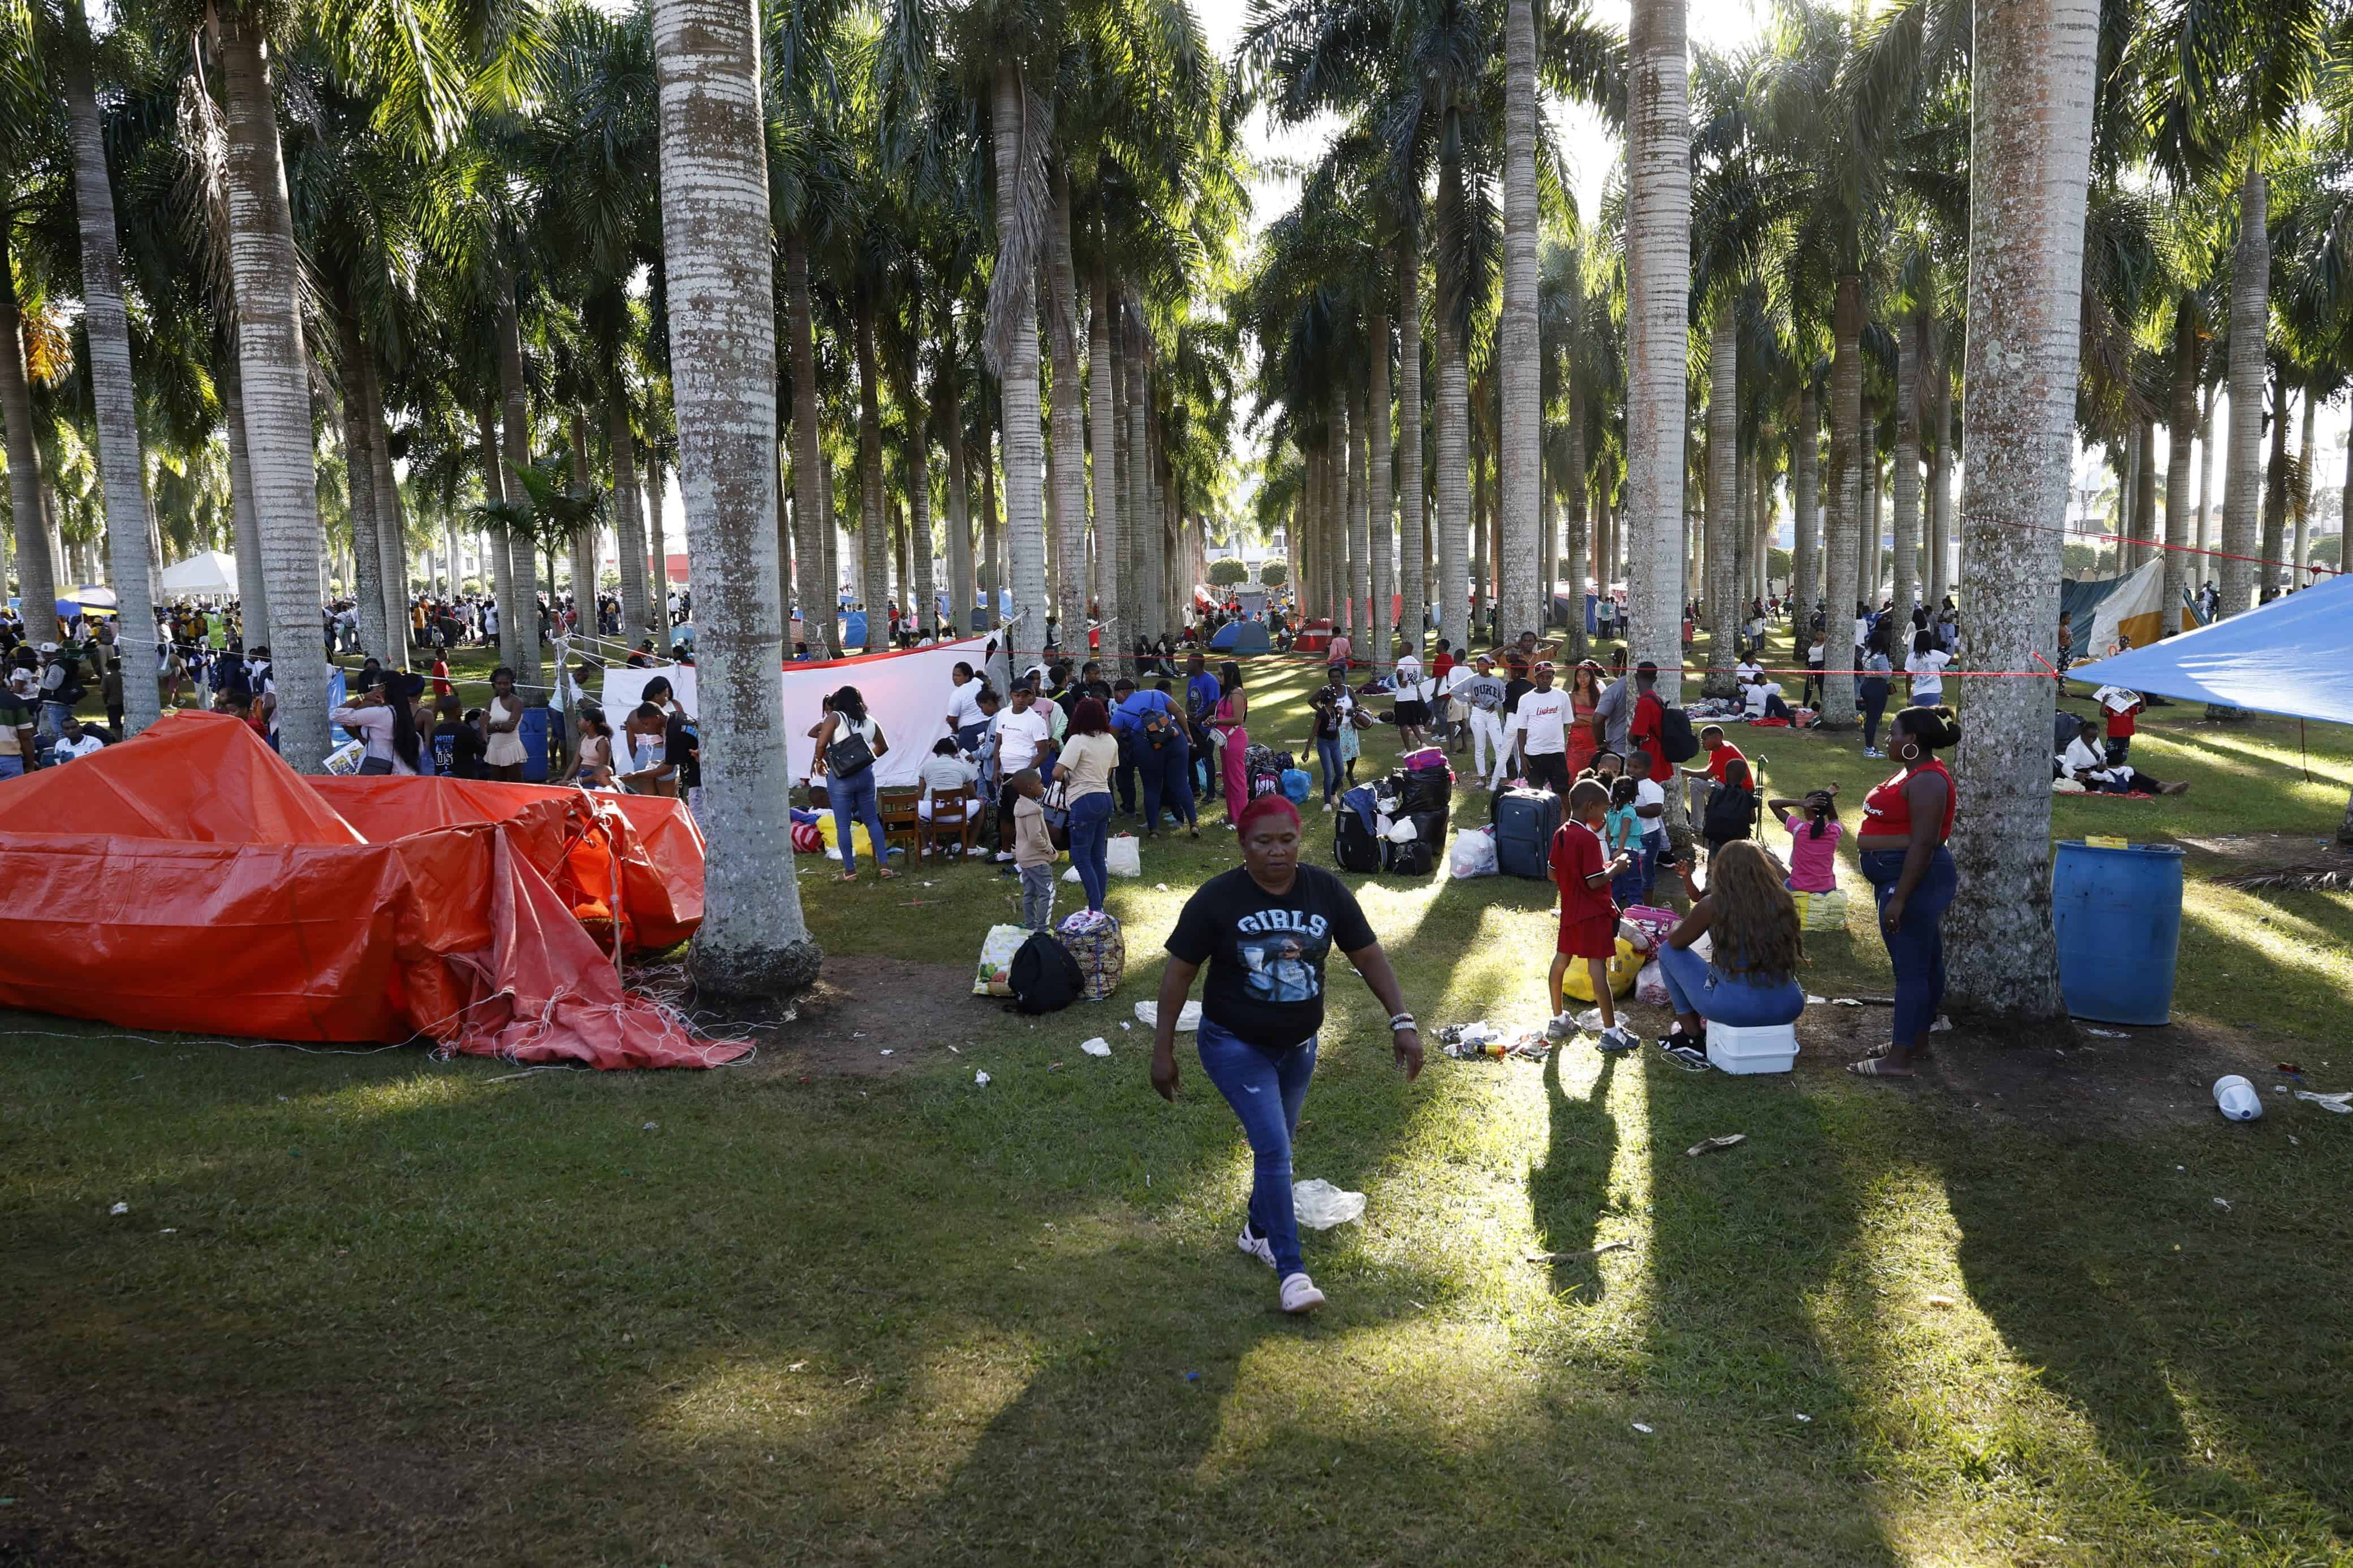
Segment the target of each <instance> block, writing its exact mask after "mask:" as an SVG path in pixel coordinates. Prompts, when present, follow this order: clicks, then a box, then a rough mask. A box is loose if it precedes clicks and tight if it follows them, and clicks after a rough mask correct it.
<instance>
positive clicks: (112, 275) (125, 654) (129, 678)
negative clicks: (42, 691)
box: [60, 0, 163, 735]
mask: <svg viewBox="0 0 2353 1568" xmlns="http://www.w3.org/2000/svg"><path fill="white" fill-rule="evenodd" d="M82 5H83V0H66V5H65V17H66V27H67V30H68V32H69V34H70V35H71V37H70V41H69V44H68V46H67V47H66V48H65V49H63V50H61V51H60V54H61V56H62V58H63V66H64V70H63V75H64V78H65V89H66V110H67V116H68V121H69V127H70V133H71V138H72V142H73V174H74V178H73V183H74V198H75V200H74V209H75V216H77V218H78V219H79V230H80V239H81V283H82V325H83V328H84V330H85V331H86V333H87V336H88V341H89V343H90V366H89V377H88V380H89V386H90V406H91V409H92V412H93V415H94V418H93V424H94V426H95V427H96V432H97V437H98V471H99V484H100V492H101V496H100V499H101V500H102V502H103V504H104V506H105V508H106V544H107V554H108V556H109V558H110V560H111V564H112V566H113V569H114V593H115V606H116V616H115V625H116V626H117V627H118V628H119V629H118V632H117V635H118V636H119V637H121V639H122V641H123V648H122V665H123V671H124V679H123V682H122V703H123V706H122V715H123V725H124V728H126V729H127V730H128V731H130V732H131V733H132V734H134V735H135V734H137V733H138V732H139V731H142V730H144V729H145V728H146V727H147V726H148V725H150V724H153V722H154V721H156V719H157V718H158V717H160V716H161V714H162V711H163V705H162V701H161V699H160V698H159V696H158V694H157V691H156V689H155V682H154V681H153V680H152V679H147V677H148V675H149V674H150V673H151V672H152V671H153V668H154V664H153V648H152V647H151V644H152V642H153V638H154V636H155V579H154V574H153V569H152V568H151V566H150V564H149V561H148V554H147V505H146V495H147V486H146V462H145V459H144V458H143V457H142V455H141V452H140V449H139V398H138V394H137V392H136V390H135V389H134V388H133V387H132V383H131V317H130V313H129V311H128V310H125V309H124V307H123V303H122V253H121V247H120V241H119V240H118V239H117V237H116V229H115V222H114V181H113V177H112V176H111V174H108V173H107V168H106V142H105V136H104V132H103V128H102V127H101V125H100V121H99V112H98V89H97V87H96V86H95V84H94V83H93V82H92V80H91V78H90V20H89V16H88V15H87V13H85V12H84V11H83V9H82Z"/></svg>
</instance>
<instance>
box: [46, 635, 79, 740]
mask: <svg viewBox="0 0 2353 1568" xmlns="http://www.w3.org/2000/svg"><path fill="white" fill-rule="evenodd" d="M80 662H81V660H80V658H79V649H75V650H68V649H67V648H65V647H60V646H59V645H58V644H57V643H53V642H45V643H43V644H42V645H41V663H42V669H41V716H40V721H39V722H38V723H37V725H36V726H35V729H36V731H37V733H38V734H39V736H40V738H41V739H42V740H44V741H47V742H55V741H56V740H57V738H58V736H59V735H62V734H64V733H65V730H66V719H67V716H68V715H69V714H71V713H72V712H73V710H74V704H75V703H77V702H79V701H80V700H81V693H82V685H81V675H80V672H79V668H77V667H78V666H79V664H80Z"/></svg>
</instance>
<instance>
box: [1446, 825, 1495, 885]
mask: <svg viewBox="0 0 2353 1568" xmlns="http://www.w3.org/2000/svg"><path fill="white" fill-rule="evenodd" d="M1446 868H1447V870H1448V871H1449V872H1451V874H1453V875H1454V876H1457V877H1492V876H1493V875H1494V874H1495V836H1494V834H1493V832H1492V831H1490V830H1489V829H1487V828H1484V827H1466V828H1464V829H1462V830H1461V832H1460V833H1457V834H1456V835H1455V836H1454V846H1453V847H1452V848H1451V849H1450V850H1448V851H1447V855H1446Z"/></svg>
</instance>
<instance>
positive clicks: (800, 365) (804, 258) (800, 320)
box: [785, 227, 840, 658]
mask: <svg viewBox="0 0 2353 1568" xmlns="http://www.w3.org/2000/svg"><path fill="white" fill-rule="evenodd" d="M785 297H786V328H785V330H786V333H787V334H788V335H789V336H790V338H791V351H790V352H791V354H792V374H793V414H792V418H793V527H794V530H795V534H796V537H795V539H794V542H793V561H794V564H795V566H796V568H797V574H798V586H799V594H800V601H801V638H802V640H803V641H805V642H807V644H808V645H809V651H810V652H811V653H813V654H815V655H816V656H817V657H818V658H833V657H834V656H835V654H836V653H838V652H839V641H838V639H839V636H840V634H839V630H838V628H837V626H836V625H835V622H834V617H833V610H834V587H833V584H830V583H828V582H826V581H825V540H824V536H823V530H824V529H826V528H827V527H828V526H829V520H828V517H827V515H826V507H825V496H824V472H825V455H824V452H823V450H822V448H821V447H819V446H818V436H819V430H818V420H819V419H820V417H821V415H820V412H819V409H820V405H819V404H818V395H817V335H816V331H815V329H814V328H813V327H812V325H811V323H810V317H809V266H808V242H807V239H806V238H804V237H802V234H801V232H800V230H799V228H798V227H794V228H791V229H789V230H787V231H786V235H785Z"/></svg>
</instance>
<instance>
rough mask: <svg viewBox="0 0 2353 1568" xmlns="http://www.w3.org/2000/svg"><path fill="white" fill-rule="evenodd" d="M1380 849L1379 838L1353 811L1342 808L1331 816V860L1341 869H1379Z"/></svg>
mask: <svg viewBox="0 0 2353 1568" xmlns="http://www.w3.org/2000/svg"><path fill="white" fill-rule="evenodd" d="M1381 849H1382V845H1381V842H1380V840H1378V839H1377V838H1375V837H1373V835H1372V830H1371V829H1370V828H1368V827H1366V826H1365V819H1364V818H1363V817H1361V816H1357V815H1356V813H1355V812H1353V811H1346V810H1343V811H1341V812H1340V813H1339V814H1338V815H1336V816H1334V817H1333V819H1332V861H1333V863H1334V864H1335V865H1336V866H1338V867H1339V868H1340V869H1342V870H1343V871H1377V870H1379V869H1380V868H1381Z"/></svg>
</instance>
